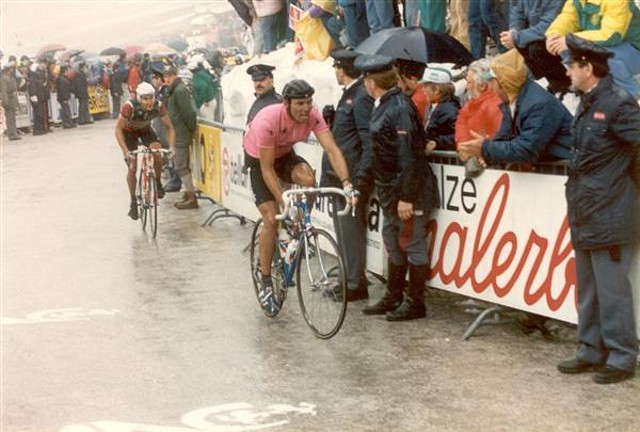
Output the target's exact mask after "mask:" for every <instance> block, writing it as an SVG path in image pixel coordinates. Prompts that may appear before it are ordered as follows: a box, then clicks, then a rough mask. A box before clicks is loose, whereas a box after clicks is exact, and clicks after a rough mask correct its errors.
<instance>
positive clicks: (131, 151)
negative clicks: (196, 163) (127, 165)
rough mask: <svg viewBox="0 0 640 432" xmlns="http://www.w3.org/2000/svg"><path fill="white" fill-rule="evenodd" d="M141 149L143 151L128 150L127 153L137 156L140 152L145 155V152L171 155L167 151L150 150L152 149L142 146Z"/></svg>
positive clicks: (161, 149) (169, 151)
mask: <svg viewBox="0 0 640 432" xmlns="http://www.w3.org/2000/svg"><path fill="white" fill-rule="evenodd" d="M143 147H144V150H139V149H137V150H129V153H131V154H132V155H135V154H138V153H140V152H142V153H146V152H151V153H173V152H172V151H171V150H169V149H163V148H160V149H152V148H149V147H146V146H143Z"/></svg>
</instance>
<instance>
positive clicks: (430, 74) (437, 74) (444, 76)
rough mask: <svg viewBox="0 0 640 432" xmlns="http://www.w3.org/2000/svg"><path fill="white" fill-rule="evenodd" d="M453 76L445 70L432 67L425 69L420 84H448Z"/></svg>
mask: <svg viewBox="0 0 640 432" xmlns="http://www.w3.org/2000/svg"><path fill="white" fill-rule="evenodd" d="M452 78H453V75H451V72H449V71H448V70H447V69H443V68H438V67H433V68H427V69H425V71H424V75H422V79H421V80H420V82H421V83H426V82H430V83H435V84H448V83H450V82H451V80H452Z"/></svg>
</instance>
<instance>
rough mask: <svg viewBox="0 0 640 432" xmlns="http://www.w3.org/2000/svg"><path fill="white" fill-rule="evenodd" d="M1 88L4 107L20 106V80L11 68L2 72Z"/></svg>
mask: <svg viewBox="0 0 640 432" xmlns="http://www.w3.org/2000/svg"><path fill="white" fill-rule="evenodd" d="M0 88H1V89H2V106H3V107H4V108H14V109H15V108H18V106H19V105H20V103H19V102H18V81H16V78H15V77H14V76H13V72H12V71H11V70H9V71H4V72H2V77H1V78H0Z"/></svg>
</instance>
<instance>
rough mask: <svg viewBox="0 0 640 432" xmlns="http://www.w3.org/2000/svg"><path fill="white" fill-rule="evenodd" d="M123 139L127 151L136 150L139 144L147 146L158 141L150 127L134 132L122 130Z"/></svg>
mask: <svg viewBox="0 0 640 432" xmlns="http://www.w3.org/2000/svg"><path fill="white" fill-rule="evenodd" d="M124 141H125V142H126V143H127V149H128V150H129V151H133V150H137V149H138V145H140V144H142V145H144V146H147V147H149V144H151V143H154V142H160V140H158V136H157V135H156V133H155V132H154V131H153V129H151V128H150V127H148V128H146V129H143V130H141V131H136V132H131V131H124Z"/></svg>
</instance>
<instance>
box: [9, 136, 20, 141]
mask: <svg viewBox="0 0 640 432" xmlns="http://www.w3.org/2000/svg"><path fill="white" fill-rule="evenodd" d="M21 139H22V138H20V137H19V136H17V135H16V136H12V137H9V141H18V140H21Z"/></svg>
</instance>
